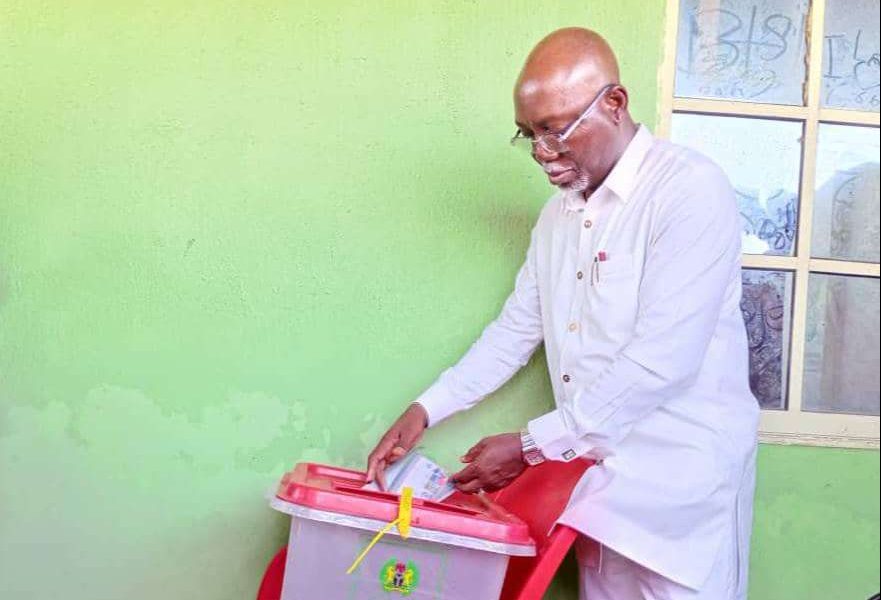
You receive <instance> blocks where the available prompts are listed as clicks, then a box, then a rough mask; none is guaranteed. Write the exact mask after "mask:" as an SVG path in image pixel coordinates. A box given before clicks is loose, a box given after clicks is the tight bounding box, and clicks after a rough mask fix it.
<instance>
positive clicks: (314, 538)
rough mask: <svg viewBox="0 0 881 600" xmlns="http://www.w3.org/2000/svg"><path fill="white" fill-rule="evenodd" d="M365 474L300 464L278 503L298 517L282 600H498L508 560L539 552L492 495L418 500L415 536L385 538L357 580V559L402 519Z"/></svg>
mask: <svg viewBox="0 0 881 600" xmlns="http://www.w3.org/2000/svg"><path fill="white" fill-rule="evenodd" d="M364 483H365V479H364V474H363V473H360V472H357V471H350V470H347V469H339V468H335V467H328V466H323V465H317V464H308V463H302V464H299V465H297V466H296V467H295V468H294V470H293V471H291V472H289V473H287V474H286V475H285V476H284V477H283V478H282V481H281V483H280V485H279V488H278V491H277V494H276V496H275V497H274V498H273V499H272V500H271V505H272V507H273V508H275V509H276V510H278V511H280V512H283V513H285V514H288V515H290V516H291V529H290V539H289V542H288V553H287V562H286V564H285V575H284V585H283V587H282V600H343V599H346V600H373V599H377V600H378V599H384V600H388V599H390V598H412V599H414V600H429V599H432V600H496V599H497V598H498V597H499V594H500V593H501V589H502V583H503V582H504V579H505V571H506V569H507V566H508V558H509V557H510V556H534V555H535V545H534V543H533V542H532V539H531V538H530V537H529V530H528V528H527V526H526V525H525V524H524V523H523V522H522V521H520V519H518V518H517V517H515V516H513V515H511V514H510V513H508V512H506V511H505V510H504V509H502V508H501V507H499V506H497V505H495V504H494V503H492V502H491V501H489V500H486V499H477V498H475V497H471V496H463V495H461V494H457V495H454V496H453V497H451V498H450V499H448V500H447V501H445V502H444V503H437V502H431V501H426V500H420V499H414V500H413V506H412V518H411V521H410V532H409V536H408V537H407V539H403V538H402V537H401V535H400V534H399V532H398V529H397V528H392V529H391V530H390V531H389V532H388V533H386V534H385V535H384V536H382V537H381V538H380V540H379V541H378V542H377V543H376V545H375V546H373V548H371V549H370V551H369V552H368V553H367V554H366V556H365V557H364V559H363V561H362V562H361V563H360V564H359V565H358V567H357V568H356V569H355V571H354V572H352V574H347V573H346V571H347V570H348V569H349V567H350V566H351V565H352V563H353V561H354V560H355V558H356V557H357V556H358V555H359V554H361V552H362V550H364V548H365V547H367V545H368V544H369V543H370V541H371V540H372V539H373V538H374V537H375V536H376V534H377V532H379V531H381V530H383V529H384V528H386V526H387V525H388V524H389V523H390V522H392V521H394V520H395V519H396V518H397V516H398V503H399V497H398V496H397V495H396V494H388V493H384V492H379V491H373V490H368V489H362V487H363V486H364Z"/></svg>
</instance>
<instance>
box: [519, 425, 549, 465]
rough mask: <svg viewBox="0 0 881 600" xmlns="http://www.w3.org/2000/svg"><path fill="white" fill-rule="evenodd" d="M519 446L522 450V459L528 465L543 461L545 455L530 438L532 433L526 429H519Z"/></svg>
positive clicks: (538, 463)
mask: <svg viewBox="0 0 881 600" xmlns="http://www.w3.org/2000/svg"><path fill="white" fill-rule="evenodd" d="M520 448H521V450H522V452H523V460H524V461H525V462H526V464H527V465H529V466H530V467H534V466H536V465H540V464H541V463H543V462H544V461H545V455H544V454H542V453H541V449H539V447H538V446H537V445H536V444H535V440H534V439H532V434H531V433H529V430H528V429H521V430H520Z"/></svg>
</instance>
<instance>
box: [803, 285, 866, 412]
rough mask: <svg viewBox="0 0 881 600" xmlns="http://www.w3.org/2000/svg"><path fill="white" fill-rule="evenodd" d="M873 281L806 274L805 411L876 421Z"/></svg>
mask: <svg viewBox="0 0 881 600" xmlns="http://www.w3.org/2000/svg"><path fill="white" fill-rule="evenodd" d="M879 292H881V286H879V283H878V280H877V279H871V278H863V277H845V276H841V275H820V274H811V278H810V282H809V289H808V323H807V331H806V332H805V336H806V345H805V374H804V396H803V397H804V400H803V401H802V405H803V408H804V410H808V411H814V412H836V413H851V414H859V415H875V416H878V399H879V395H881V385H879V369H878V354H879V352H878V343H879V333H878V332H879V329H878V327H879V322H878V316H879V300H881V293H879Z"/></svg>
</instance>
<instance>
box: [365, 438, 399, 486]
mask: <svg viewBox="0 0 881 600" xmlns="http://www.w3.org/2000/svg"><path fill="white" fill-rule="evenodd" d="M397 440H398V436H397V434H393V435H388V434H386V435H385V436H383V438H382V439H381V440H380V441H379V443H378V444H377V445H376V448H374V449H373V452H371V453H370V456H369V457H368V458H367V483H370V482H372V481H373V480H374V478H375V477H376V467H377V465H378V464H379V461H381V460H385V458H386V456H388V454H389V452H391V449H392V448H393V447H394V446H395V444H396V443H397Z"/></svg>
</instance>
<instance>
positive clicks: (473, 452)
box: [461, 440, 486, 463]
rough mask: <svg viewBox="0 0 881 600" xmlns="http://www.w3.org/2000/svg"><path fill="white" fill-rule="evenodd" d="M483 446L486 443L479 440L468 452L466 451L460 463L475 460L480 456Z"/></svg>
mask: <svg viewBox="0 0 881 600" xmlns="http://www.w3.org/2000/svg"><path fill="white" fill-rule="evenodd" d="M485 445H486V443H485V442H484V440H480V441H479V442H477V443H476V444H475V445H474V446H472V447H471V449H470V450H468V452H466V453H465V456H463V457H462V458H461V460H462V462H463V463H470V462H474V459H476V458H477V457H478V456H479V455H480V453H481V452H482V451H483V447H484V446H485Z"/></svg>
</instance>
